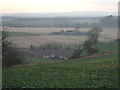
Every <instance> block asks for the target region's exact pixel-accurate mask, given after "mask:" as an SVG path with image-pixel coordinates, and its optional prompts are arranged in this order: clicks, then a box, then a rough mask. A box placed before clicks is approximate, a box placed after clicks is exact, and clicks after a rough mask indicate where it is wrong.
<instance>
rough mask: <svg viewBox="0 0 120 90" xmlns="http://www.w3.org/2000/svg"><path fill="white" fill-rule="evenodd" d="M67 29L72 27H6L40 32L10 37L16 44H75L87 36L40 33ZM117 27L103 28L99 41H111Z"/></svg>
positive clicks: (84, 30)
mask: <svg viewBox="0 0 120 90" xmlns="http://www.w3.org/2000/svg"><path fill="white" fill-rule="evenodd" d="M62 29H64V30H69V29H74V28H48V27H47V28H46V27H45V28H28V27H26V28H18V27H16V28H15V27H11V28H8V31H11V32H27V33H37V34H41V35H40V36H22V37H10V40H11V41H13V42H14V43H15V44H17V45H18V46H23V47H29V46H30V45H31V44H32V45H37V46H39V45H41V44H42V45H44V44H46V43H61V44H75V43H81V44H82V43H83V42H84V41H85V40H86V39H87V36H85V35H79V36H69V35H67V36H66V35H42V34H48V33H50V32H54V31H58V32H59V31H60V30H62ZM88 30H90V28H80V31H81V32H87V31H88ZM117 33H118V30H117V28H103V31H102V33H101V35H100V37H99V40H100V41H105V42H106V41H107V42H108V41H111V40H114V39H117Z"/></svg>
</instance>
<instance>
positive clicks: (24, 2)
mask: <svg viewBox="0 0 120 90" xmlns="http://www.w3.org/2000/svg"><path fill="white" fill-rule="evenodd" d="M118 1H119V0H0V8H1V10H0V12H2V13H17V12H30V13H32V12H35V13H39V12H80V11H102V12H117V10H118Z"/></svg>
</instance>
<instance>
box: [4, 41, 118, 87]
mask: <svg viewBox="0 0 120 90" xmlns="http://www.w3.org/2000/svg"><path fill="white" fill-rule="evenodd" d="M97 47H98V48H99V49H101V50H104V51H111V52H112V53H111V54H106V55H102V56H95V57H88V58H79V59H68V60H65V61H62V62H59V63H58V62H56V63H55V62H54V63H51V64H49V63H46V64H38V65H34V66H24V67H10V68H5V69H3V71H2V74H3V84H2V85H3V88H118V68H119V67H118V55H117V53H116V51H117V48H118V45H117V43H116V42H109V43H100V44H99V45H98V46H97ZM38 60H39V61H42V62H44V60H42V59H40V58H38ZM50 60H51V59H50ZM50 60H49V59H48V60H45V61H46V62H49V61H50ZM30 61H31V62H33V60H30ZM30 61H29V60H27V61H26V62H30ZM35 61H37V60H35ZM37 62H38V61H37Z"/></svg>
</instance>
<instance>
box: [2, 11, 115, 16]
mask: <svg viewBox="0 0 120 90" xmlns="http://www.w3.org/2000/svg"><path fill="white" fill-rule="evenodd" d="M2 15H3V16H13V17H99V16H107V15H115V16H117V12H94V11H93V12H90V11H85V12H60V13H52V12H51V13H3V14H2Z"/></svg>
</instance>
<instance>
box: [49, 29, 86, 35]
mask: <svg viewBox="0 0 120 90" xmlns="http://www.w3.org/2000/svg"><path fill="white" fill-rule="evenodd" d="M83 34H87V32H80V31H79V30H66V31H64V30H63V29H62V30H61V31H60V32H51V33H49V35H83Z"/></svg>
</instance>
